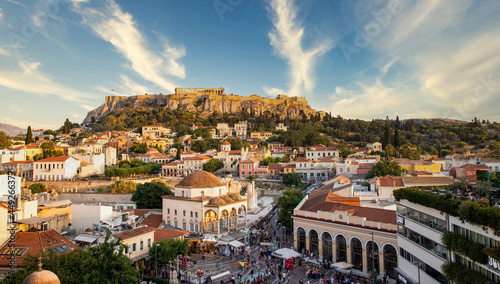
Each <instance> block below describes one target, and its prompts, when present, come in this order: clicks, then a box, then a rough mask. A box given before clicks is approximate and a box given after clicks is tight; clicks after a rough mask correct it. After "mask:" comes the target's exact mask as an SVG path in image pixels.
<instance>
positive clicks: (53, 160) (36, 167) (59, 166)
mask: <svg viewBox="0 0 500 284" xmlns="http://www.w3.org/2000/svg"><path fill="white" fill-rule="evenodd" d="M79 167H80V161H79V160H77V159H75V158H73V157H69V156H63V157H50V158H46V159H42V160H38V161H36V162H33V180H36V181H38V180H53V181H58V180H67V179H72V178H74V177H75V176H76V175H77V172H78V168H79Z"/></svg>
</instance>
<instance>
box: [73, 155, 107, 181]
mask: <svg viewBox="0 0 500 284" xmlns="http://www.w3.org/2000/svg"><path fill="white" fill-rule="evenodd" d="M71 157H73V158H75V159H77V160H79V161H80V167H81V168H84V167H85V170H81V171H80V173H79V176H80V177H86V176H89V175H102V174H104V165H105V161H104V160H105V155H104V154H103V153H99V154H91V153H87V154H73V155H71Z"/></svg>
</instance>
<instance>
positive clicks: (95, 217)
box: [71, 204, 114, 233]
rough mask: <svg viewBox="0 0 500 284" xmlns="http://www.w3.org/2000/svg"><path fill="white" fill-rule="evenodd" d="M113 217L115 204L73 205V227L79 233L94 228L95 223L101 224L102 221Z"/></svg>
mask: <svg viewBox="0 0 500 284" xmlns="http://www.w3.org/2000/svg"><path fill="white" fill-rule="evenodd" d="M112 217H114V215H113V206H103V205H86V204H72V205H71V227H72V228H73V229H76V231H77V232H78V233H80V232H83V231H85V229H87V228H91V229H92V230H94V229H95V225H94V224H96V225H100V224H101V221H105V220H108V219H111V218H112Z"/></svg>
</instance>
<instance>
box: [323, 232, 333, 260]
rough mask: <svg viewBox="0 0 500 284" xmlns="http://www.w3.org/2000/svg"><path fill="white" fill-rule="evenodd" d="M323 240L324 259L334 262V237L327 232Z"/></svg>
mask: <svg viewBox="0 0 500 284" xmlns="http://www.w3.org/2000/svg"><path fill="white" fill-rule="evenodd" d="M322 239H323V259H325V260H330V261H331V260H332V236H331V235H330V234H329V233H327V232H325V233H323V235H322Z"/></svg>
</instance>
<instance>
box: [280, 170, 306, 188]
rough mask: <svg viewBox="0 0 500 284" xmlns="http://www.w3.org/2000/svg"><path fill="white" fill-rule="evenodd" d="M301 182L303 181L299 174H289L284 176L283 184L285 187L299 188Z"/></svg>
mask: <svg viewBox="0 0 500 284" xmlns="http://www.w3.org/2000/svg"><path fill="white" fill-rule="evenodd" d="M301 182H302V179H301V178H300V174H298V173H287V174H284V175H283V183H284V184H285V186H298V185H299V184H300V183H301Z"/></svg>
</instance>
